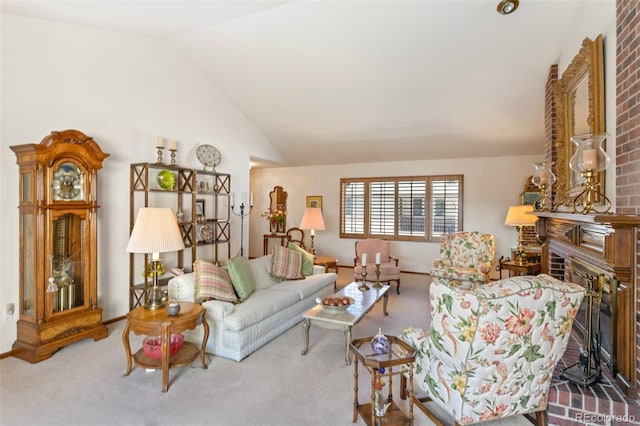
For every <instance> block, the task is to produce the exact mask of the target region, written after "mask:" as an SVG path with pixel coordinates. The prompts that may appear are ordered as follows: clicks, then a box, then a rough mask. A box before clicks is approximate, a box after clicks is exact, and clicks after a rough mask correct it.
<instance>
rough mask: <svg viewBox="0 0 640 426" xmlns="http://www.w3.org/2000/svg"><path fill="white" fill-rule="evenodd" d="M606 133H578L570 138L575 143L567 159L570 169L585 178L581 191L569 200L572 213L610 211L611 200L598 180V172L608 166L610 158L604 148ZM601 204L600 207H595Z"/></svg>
mask: <svg viewBox="0 0 640 426" xmlns="http://www.w3.org/2000/svg"><path fill="white" fill-rule="evenodd" d="M607 136H608V135H607V134H606V133H597V134H590V133H589V134H585V135H578V136H574V137H572V138H571V142H573V143H574V144H575V145H576V152H575V154H574V155H573V157H571V160H570V161H569V167H570V168H571V170H573V171H575V172H578V173H580V174H581V176H582V177H583V178H584V179H585V182H584V183H583V184H582V191H580V192H579V193H578V195H576V196H575V197H574V198H573V200H571V209H572V212H573V213H582V214H587V213H589V212H595V213H610V212H611V201H610V200H609V199H608V198H607V197H606V196H605V195H604V191H602V190H601V185H600V182H598V173H597V172H603V171H605V170H606V169H607V167H608V166H609V163H610V162H611V159H610V158H609V155H607V152H606V151H605V150H604V147H603V143H604V141H605V139H606V138H607ZM597 205H601V207H600V208H598V207H596V206H597Z"/></svg>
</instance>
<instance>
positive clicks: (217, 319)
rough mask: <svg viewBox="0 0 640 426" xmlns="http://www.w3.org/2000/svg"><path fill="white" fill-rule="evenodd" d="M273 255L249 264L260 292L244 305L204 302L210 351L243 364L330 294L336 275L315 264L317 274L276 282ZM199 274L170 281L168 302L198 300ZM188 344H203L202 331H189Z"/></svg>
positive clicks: (259, 258)
mask: <svg viewBox="0 0 640 426" xmlns="http://www.w3.org/2000/svg"><path fill="white" fill-rule="evenodd" d="M271 256H272V255H267V256H262V257H258V258H255V259H251V260H249V266H250V269H251V273H252V274H253V278H254V280H255V287H256V290H255V291H254V292H253V293H252V294H251V295H250V296H249V297H248V298H247V299H246V300H245V301H244V302H242V303H238V304H233V303H230V302H223V301H220V300H211V301H207V302H203V303H202V306H204V307H205V308H206V310H207V312H206V316H205V318H206V320H207V322H208V324H209V326H210V329H211V330H210V334H209V339H208V341H207V345H206V351H207V352H208V353H211V354H214V355H218V356H222V357H225V358H229V359H232V360H234V361H241V360H242V359H243V358H245V357H247V356H248V355H250V354H251V353H252V352H254V351H256V350H257V349H259V348H260V347H262V345H264V344H265V343H267V342H269V341H271V340H273V339H275V338H276V337H278V336H279V335H281V334H282V333H284V332H285V331H287V330H289V329H290V328H291V327H293V326H294V325H296V324H297V323H299V322H300V321H302V314H303V313H304V312H305V311H307V310H308V309H309V308H311V307H313V306H314V305H315V304H316V298H317V297H320V296H323V295H326V294H331V293H333V291H334V285H335V281H336V278H337V275H336V274H335V273H333V272H331V273H325V272H324V268H323V267H317V266H314V274H313V275H310V276H307V277H305V278H304V279H302V280H291V281H279V282H278V281H275V280H274V279H273V278H272V277H271V275H270V274H269V270H270V266H271ZM194 297H195V274H194V273H188V274H184V275H181V276H179V277H175V278H172V279H171V280H170V281H169V299H171V300H179V301H191V302H192V301H194ZM184 334H185V338H186V339H187V340H190V341H196V342H197V341H202V335H203V329H202V327H196V329H195V330H193V331H189V332H185V333H184Z"/></svg>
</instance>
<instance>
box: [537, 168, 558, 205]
mask: <svg viewBox="0 0 640 426" xmlns="http://www.w3.org/2000/svg"><path fill="white" fill-rule="evenodd" d="M552 165H553V163H549V164H548V165H547V164H546V163H545V162H543V161H540V162H536V163H533V167H535V169H536V171H535V173H534V175H533V177H532V178H531V183H532V184H534V185H535V186H537V187H538V188H540V197H539V198H538V199H537V200H536V202H535V203H534V204H537V205H539V206H540V210H541V211H547V188H551V187H552V186H553V184H554V183H556V175H555V174H553V171H552V170H551V166H552ZM551 210H553V206H551Z"/></svg>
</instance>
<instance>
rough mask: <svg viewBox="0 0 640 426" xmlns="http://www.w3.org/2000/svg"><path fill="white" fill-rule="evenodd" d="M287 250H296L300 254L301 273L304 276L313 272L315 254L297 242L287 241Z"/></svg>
mask: <svg viewBox="0 0 640 426" xmlns="http://www.w3.org/2000/svg"><path fill="white" fill-rule="evenodd" d="M287 248H288V249H289V250H293V251H297V252H300V254H302V275H304V276H305V277H307V276H309V275H311V274H313V261H314V260H315V258H316V257H315V256H314V255H313V254H311V253H309V252H308V251H306V250H305V249H303V248H302V247H300V246H299V245H297V244H294V243H289V244H288V245H287Z"/></svg>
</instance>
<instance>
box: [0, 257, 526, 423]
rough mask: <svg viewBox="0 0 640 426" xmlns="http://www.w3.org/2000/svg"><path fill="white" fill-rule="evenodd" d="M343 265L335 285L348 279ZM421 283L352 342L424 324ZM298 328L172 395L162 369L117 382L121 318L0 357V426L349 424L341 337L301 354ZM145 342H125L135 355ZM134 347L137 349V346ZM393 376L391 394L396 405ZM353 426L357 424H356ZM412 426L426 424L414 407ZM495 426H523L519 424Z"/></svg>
mask: <svg viewBox="0 0 640 426" xmlns="http://www.w3.org/2000/svg"><path fill="white" fill-rule="evenodd" d="M350 271H351V270H350V269H347V268H341V270H340V275H339V280H338V284H339V286H340V287H341V286H343V285H344V284H346V283H348V282H350V275H351V274H350ZM428 281H429V278H428V277H427V276H424V275H414V274H403V276H402V286H401V294H400V295H397V294H396V292H395V286H394V288H393V289H392V290H391V293H390V294H391V295H390V300H389V306H388V311H389V316H387V317H385V316H384V315H383V314H382V304H381V303H380V304H378V305H377V306H375V307H374V309H373V310H372V311H371V312H369V313H368V314H367V315H366V316H365V318H364V319H363V320H362V321H361V322H360V323H359V324H358V325H356V326H355V327H354V330H353V337H354V338H357V337H364V336H369V335H374V334H376V332H377V331H378V328H379V327H380V328H382V330H383V332H384V333H386V334H399V333H400V331H401V330H402V329H403V328H404V327H405V326H408V325H418V326H422V327H427V326H428V324H427V321H428V309H429V306H428ZM301 327H302V326H301V325H296V326H295V327H293V328H292V329H290V330H289V331H288V332H286V333H285V334H283V335H282V336H280V337H278V338H277V339H275V340H273V341H271V342H270V343H268V344H267V345H265V346H264V347H262V348H261V349H259V350H258V351H257V352H254V353H253V354H251V355H250V356H249V357H247V358H246V359H244V360H243V361H242V362H240V363H236V362H234V361H230V360H227V359H224V358H219V357H214V356H209V363H208V365H209V367H208V369H206V370H204V369H202V368H200V367H199V363H198V362H195V363H194V364H193V365H192V366H191V367H183V368H176V369H172V370H171V371H170V388H169V392H167V393H162V392H161V382H162V376H161V372H160V371H153V372H147V371H145V370H144V369H140V368H134V369H133V371H132V372H131V374H130V375H129V376H128V377H124V376H123V372H124V370H125V368H126V359H125V354H124V349H123V346H122V340H121V335H122V330H123V328H124V321H120V322H117V323H115V324H111V325H110V326H109V337H108V338H106V339H103V340H100V341H98V342H94V341H93V340H85V341H81V342H78V343H76V344H73V345H70V346H68V347H66V348H63V349H61V350H60V351H58V352H57V353H56V354H55V355H54V356H53V357H52V358H50V359H48V360H46V361H43V362H40V363H37V364H29V363H27V362H25V361H22V360H20V359H17V358H13V357H9V358H5V359H2V360H0V392H1V393H0V425H2V426H14V425H42V426H44V425H83V426H92V425H148V426H152V425H175V426H179V425H222V426H236V425H237V426H245V425H251V426H259V425H265V426H266V425H269V426H271V425H274V426H275V425H278V426H288V425H291V426H303V425H310V426H311V425H317V426H324V425H327V426H333V425H344V426H347V425H351V424H353V423H352V414H353V397H354V385H353V377H354V376H353V373H354V372H353V365H351V366H347V365H345V362H344V337H343V334H342V332H340V331H336V330H327V329H323V328H319V327H316V326H312V327H311V330H310V345H309V348H310V350H309V353H308V354H307V355H306V356H302V355H301V350H302V328H301ZM142 338H143V336H133V335H132V348H137V347H139V346H140V342H141V341H142ZM134 350H136V349H134ZM398 384H399V379H398V380H394V388H395V389H394V396H395V399H396V400H397V401H400V404H399V405H400V407H401V409H402V410H403V411H404V412H405V413H406V412H408V408H407V407H408V406H407V404H406V402H405V401H401V400H399V398H398V397H399V388H398ZM359 388H360V397H359V401H360V402H361V403H364V402H366V401H367V400H368V398H369V377H368V374H366V372H365V371H364V370H362V369H361V370H360V377H359ZM356 424H357V425H364V422H363V421H362V419H360V418H358V419H357V422H356ZM414 424H415V425H416V426H422V425H431V424H432V423H431V422H430V421H429V420H428V418H427V417H426V416H424V415H423V414H422V413H421V412H419V411H418V410H417V409H416V410H415V423H414ZM489 424H492V425H514V424H522V425H527V424H529V423H528V422H527V421H526V420H525V419H523V418H516V419H510V420H509V421H508V422H501V423H500V422H493V423H489Z"/></svg>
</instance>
